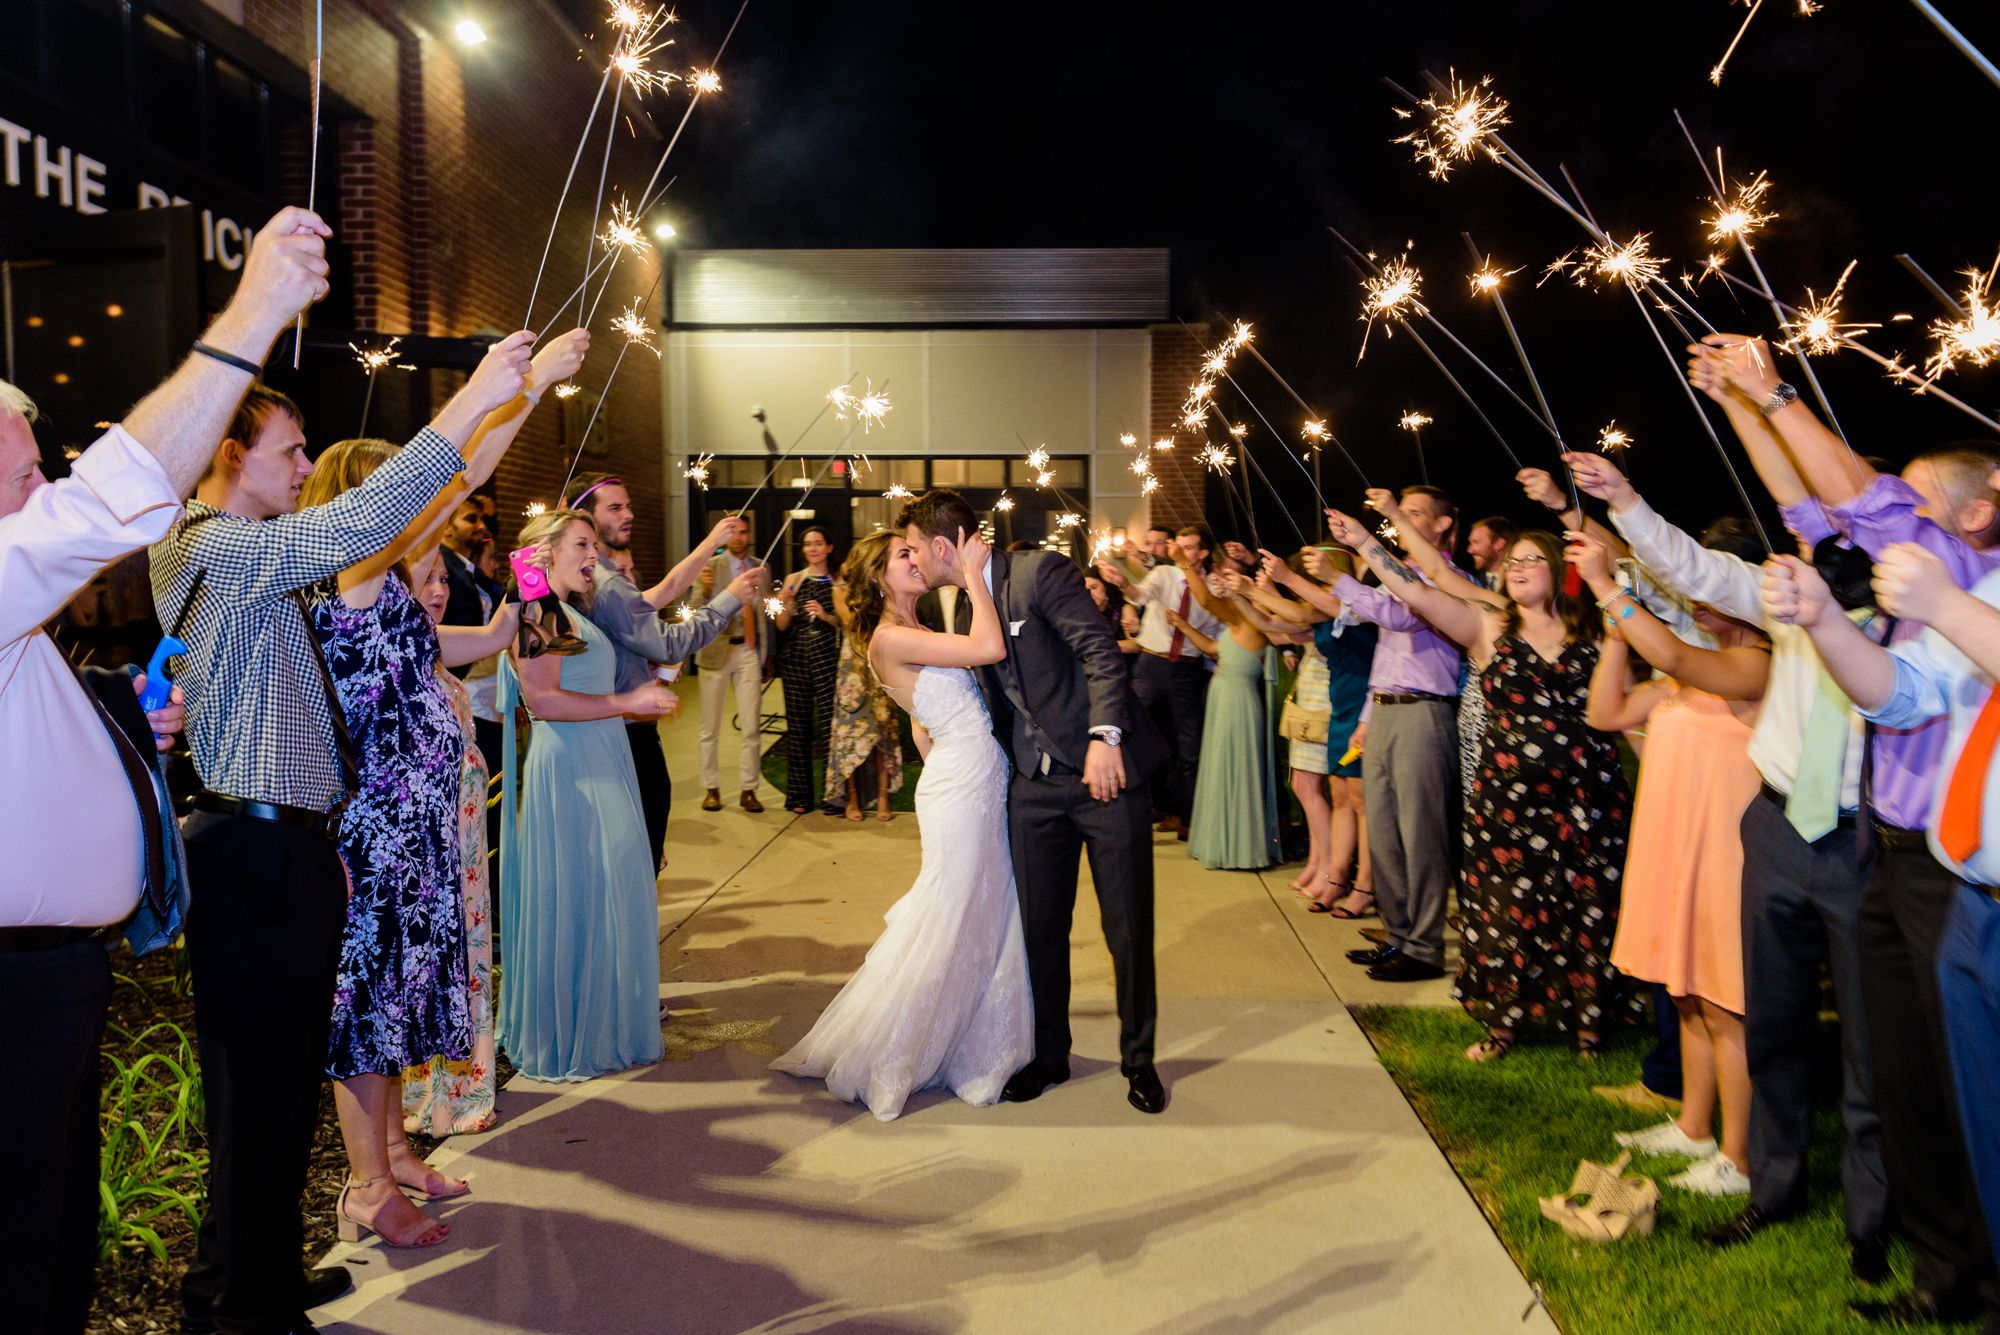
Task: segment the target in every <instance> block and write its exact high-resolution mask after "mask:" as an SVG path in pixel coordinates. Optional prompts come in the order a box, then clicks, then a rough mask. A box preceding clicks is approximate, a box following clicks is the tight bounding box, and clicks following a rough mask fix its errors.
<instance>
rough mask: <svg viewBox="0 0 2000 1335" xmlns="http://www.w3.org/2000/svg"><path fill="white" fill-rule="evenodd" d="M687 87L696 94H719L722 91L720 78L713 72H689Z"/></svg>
mask: <svg viewBox="0 0 2000 1335" xmlns="http://www.w3.org/2000/svg"><path fill="white" fill-rule="evenodd" d="M687 81H688V87H690V88H692V89H694V90H695V91H696V92H697V93H719V92H721V91H722V76H721V75H719V74H717V73H716V72H715V71H714V70H689V71H688V76H687Z"/></svg>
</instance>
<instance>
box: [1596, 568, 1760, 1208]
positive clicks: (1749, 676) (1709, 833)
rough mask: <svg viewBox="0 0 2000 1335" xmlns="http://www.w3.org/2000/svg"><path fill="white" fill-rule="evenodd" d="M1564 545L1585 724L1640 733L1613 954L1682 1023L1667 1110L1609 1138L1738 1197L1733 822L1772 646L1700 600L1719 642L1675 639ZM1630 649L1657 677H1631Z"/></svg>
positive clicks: (1737, 832) (1749, 788)
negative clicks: (1597, 631) (1595, 630)
mask: <svg viewBox="0 0 2000 1335" xmlns="http://www.w3.org/2000/svg"><path fill="white" fill-rule="evenodd" d="M1728 532H1729V530H1728V529H1724V530H1722V533H1723V534H1724V535H1727V534H1728ZM1723 540H1724V541H1725V542H1726V541H1727V537H1726V536H1725V537H1724V539H1723ZM1710 545H1712V546H1714V545H1720V544H1719V543H1715V542H1711V543H1710ZM1569 550H1570V554H1571V555H1572V557H1573V558H1574V560H1575V564H1576V567H1577V569H1578V570H1579V571H1580V572H1581V573H1582V577H1583V579H1584V581H1585V583H1587V584H1588V585H1589V586H1590V591H1591V592H1592V593H1593V594H1595V595H1596V597H1597V600H1598V603H1599V604H1600V606H1602V607H1603V608H1604V610H1605V612H1606V614H1607V616H1608V617H1609V618H1610V620H1609V625H1610V632H1609V633H1607V634H1606V635H1605V638H1604V644H1603V646H1602V649H1601V650H1600V653H1599V656H1598V660H1597V673H1596V675H1595V676H1594V677H1593V678H1592V680H1591V685H1590V702H1589V707H1588V709H1587V710H1586V711H1585V721H1586V722H1587V723H1589V724H1590V726H1591V727H1593V728H1597V729H1599V730H1600V731H1604V732H1625V731H1629V730H1633V729H1643V730H1644V731H1645V734H1646V755H1645V761H1644V764H1643V766H1642V768H1641V769H1640V771H1639V791H1638V794H1637V796H1636V797H1635V798H1634V801H1633V812H1632V840H1631V846H1630V850H1629V854H1628V856H1627V858H1626V867H1625V891H1624V895H1623V897H1622V899H1621V900H1620V902H1619V906H1618V935H1617V937H1616V939H1615V940H1614V941H1613V943H1612V947H1611V962H1612V964H1613V965H1615V966H1616V967H1617V968H1618V970H1619V972H1621V973H1623V974H1625V975H1626V976H1627V977H1630V978H1637V979H1640V980H1642V981H1644V982H1648V983H1654V984H1658V985H1662V986H1664V987H1665V988H1666V989H1667V993H1668V996H1669V997H1670V998H1671V1000H1672V1005H1673V1007H1674V1009H1675V1011H1676V1012H1677V1013H1678V1014H1679V1017H1680V1045H1679V1046H1680V1055H1681V1097H1682V1104H1681V1109H1680V1112H1679V1113H1678V1114H1677V1115H1676V1116H1673V1117H1669V1118H1668V1119H1667V1120H1666V1121H1664V1122H1661V1123H1659V1124H1658V1125H1656V1126H1653V1127H1650V1128H1648V1129H1646V1130H1644V1131H1639V1132H1620V1133H1618V1142H1619V1143H1620V1144H1622V1145H1628V1146H1630V1147H1632V1148H1634V1149H1637V1150H1640V1151H1641V1152H1643V1153H1648V1154H1655V1155H1662V1154H1666V1155H1678V1156H1680V1157H1683V1158H1690V1159H1693V1160H1695V1163H1694V1165H1693V1166H1692V1167H1690V1168H1689V1169H1688V1170H1687V1171H1686V1172H1683V1173H1679V1174H1676V1175H1675V1176H1673V1177H1670V1178H1668V1179H1667V1182H1668V1185H1670V1186H1677V1187H1680V1188H1681V1189H1682V1190H1684V1191H1695V1192H1700V1193H1702V1194H1704V1195H1709V1196H1742V1195H1747V1194H1748V1193H1749V1191H1750V1176H1749V1173H1750V1059H1749V1056H1748V1055H1747V1052H1746V1050H1745V1048H1744V1042H1743V893H1742V892H1743V833H1742V826H1743V812H1744V810H1745V808H1747V807H1748V806H1749V805H1750V803H1751V802H1752V801H1753V800H1754V799H1755V798H1756V796H1757V790H1758V788H1759V786H1760V784H1761V780H1759V779H1758V777H1757V767H1756V765H1754V764H1752V763H1751V760H1750V737H1751V730H1752V729H1753V728H1755V726H1756V723H1757V712H1758V709H1759V707H1760V705H1761V704H1762V702H1763V699H1764V691H1765V689H1766V687H1767V686H1768V685H1769V683H1770V677H1771V648H1770V643H1769V642H1768V641H1767V640H1765V639H1764V637H1763V635H1762V633H1761V632H1759V631H1758V630H1757V628H1756V627H1754V626H1750V625H1747V624H1745V623H1743V622H1739V621H1731V620H1729V619H1728V618H1726V617H1720V616H1717V615H1716V614H1715V613H1713V612H1711V611H1709V610H1708V609H1707V608H1698V609H1697V610H1696V617H1697V619H1698V620H1699V622H1700V624H1701V626H1702V628H1703V629H1704V630H1706V631H1708V632H1709V633H1710V634H1711V635H1713V636H1714V637H1715V640H1716V642H1717V644H1718V646H1719V647H1718V648H1716V649H1703V648H1699V647H1696V646H1694V645H1691V644H1688V643H1686V642H1685V641H1683V640H1682V639H1680V637H1678V636H1677V635H1675V634H1674V632H1673V631H1672V630H1671V629H1670V628H1669V627H1667V626H1666V625H1665V624H1664V623H1663V622H1661V621H1660V620H1658V619H1657V618H1656V617H1654V616H1653V614H1652V613H1651V612H1649V611H1647V610H1646V608H1645V607H1644V605H1642V604H1641V603H1640V602H1639V600H1638V598H1636V597H1635V596H1634V595H1633V594H1632V593H1631V592H1630V591H1629V590H1627V589H1625V588H1624V587H1623V586H1621V585H1620V584H1619V583H1618V580H1617V575H1616V572H1615V571H1614V570H1613V568H1612V563H1611V553H1610V551H1609V550H1608V549H1607V548H1606V547H1605V546H1604V544H1603V543H1601V542H1599V541H1598V540H1597V539H1595V538H1592V537H1589V536H1587V535H1584V534H1575V535H1573V536H1572V539H1571V543H1570V548H1569ZM1740 554H1741V553H1739V555H1740ZM1753 554H1754V553H1753ZM1633 653H1636V654H1638V655H1640V656H1642V657H1643V658H1644V659H1645V661H1646V662H1647V663H1648V664H1650V665H1651V666H1652V667H1653V668H1654V669H1655V670H1656V671H1658V672H1659V673H1661V674H1662V675H1661V676H1658V677H1655V678H1653V679H1651V680H1647V681H1641V682H1638V683H1637V684H1636V685H1628V671H1629V669H1630V667H1631V655H1632V654H1633ZM1718 1105H1720V1108H1721V1113H1722V1135H1721V1137H1720V1142H1721V1143H1720V1147H1719V1148H1718V1146H1717V1139H1718V1138H1717V1136H1716V1134H1715V1120H1716V1116H1715V1115H1716V1110H1717V1106H1718Z"/></svg>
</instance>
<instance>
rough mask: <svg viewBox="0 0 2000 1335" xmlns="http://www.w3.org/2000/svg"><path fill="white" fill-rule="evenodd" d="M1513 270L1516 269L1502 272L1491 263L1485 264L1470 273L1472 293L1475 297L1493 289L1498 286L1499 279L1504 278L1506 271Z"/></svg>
mask: <svg viewBox="0 0 2000 1335" xmlns="http://www.w3.org/2000/svg"><path fill="white" fill-rule="evenodd" d="M1514 272H1517V271H1516V270H1513V269H1509V270H1507V273H1502V272H1501V271H1500V270H1498V269H1496V268H1494V267H1493V266H1492V265H1491V264H1488V265H1486V266H1485V267H1484V268H1482V269H1480V271H1479V272H1478V273H1476V274H1474V275H1472V280H1471V281H1472V295H1473V296H1475V297H1477V296H1482V295H1484V294H1485V293H1488V292H1491V291H1493V290H1494V289H1495V288H1497V287H1499V286H1500V280H1501V279H1502V278H1505V277H1506V276H1507V274H1508V273H1514Z"/></svg>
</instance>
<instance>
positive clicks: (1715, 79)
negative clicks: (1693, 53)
mask: <svg viewBox="0 0 2000 1335" xmlns="http://www.w3.org/2000/svg"><path fill="white" fill-rule="evenodd" d="M1743 3H1745V4H1747V5H1749V6H1750V12H1749V13H1748V14H1745V15H1744V16H1743V26H1742V27H1740V28H1738V29H1737V30H1736V35H1735V36H1734V37H1732V38H1730V39H1729V49H1728V50H1726V51H1724V52H1723V53H1722V59H1720V60H1718V61H1716V62H1715V68H1714V69H1712V70H1710V71H1709V72H1708V81H1709V82H1710V83H1712V84H1714V85H1716V86H1717V87H1721V86H1722V68H1723V66H1725V65H1727V64H1728V63H1729V58H1730V57H1731V56H1733V55H1735V54H1736V46H1737V43H1739V42H1741V41H1742V40H1743V34H1744V33H1746V32H1749V31H1750V21H1751V20H1752V19H1754V18H1756V17H1757V11H1758V10H1760V9H1762V8H1763V7H1764V0H1743ZM1807 4H1813V8H1814V9H1817V8H1818V5H1817V3H1815V0H1800V4H1799V11H1800V12H1801V13H1803V14H1810V13H1812V12H1813V11H1812V10H1811V9H1807V8H1806V5H1807Z"/></svg>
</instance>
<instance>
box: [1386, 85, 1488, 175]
mask: <svg viewBox="0 0 2000 1335" xmlns="http://www.w3.org/2000/svg"><path fill="white" fill-rule="evenodd" d="M1492 84H1493V80H1492V78H1491V77H1490V76H1489V77H1487V78H1484V79H1481V80H1480V81H1479V82H1478V83H1476V84H1474V85H1473V86H1472V87H1470V88H1467V87H1465V86H1464V85H1463V84H1461V83H1459V81H1458V76H1457V75H1456V74H1453V75H1452V79H1451V91H1450V93H1449V95H1448V96H1438V95H1433V96H1431V97H1427V98H1425V99H1424V100H1423V101H1422V102H1420V103H1418V104H1417V105H1418V106H1420V107H1422V108H1423V109H1424V110H1425V111H1426V112H1428V113H1430V120H1429V122H1428V123H1427V124H1425V125H1424V126H1422V127H1421V128H1419V129H1415V130H1412V131H1410V132H1409V133H1408V134H1406V135H1402V136H1400V137H1399V138H1397V139H1396V140H1395V141H1394V142H1395V143H1398V144H1409V145H1411V146H1412V147H1413V148H1415V149H1416V153H1417V161H1418V162H1421V163H1424V164H1425V165H1426V166H1427V167H1428V168H1429V170H1430V174H1431V179H1432V180H1434V181H1441V180H1444V179H1445V178H1447V177H1449V176H1450V175H1451V169H1452V165H1453V164H1454V163H1459V162H1465V161H1467V160H1469V159H1470V158H1471V157H1472V155H1473V154H1474V153H1476V152H1479V151H1481V150H1482V149H1483V150H1484V151H1486V152H1489V153H1490V152H1492V149H1490V148H1487V147H1486V145H1485V142H1484V141H1485V139H1486V137H1487V136H1488V135H1490V134H1492V133H1493V131H1495V130H1497V129H1499V128H1500V127H1501V126H1503V125H1505V124H1507V123H1508V120H1507V104H1506V103H1505V102H1503V101H1501V100H1500V99H1499V98H1496V97H1493V96H1492V95H1490V94H1489V93H1488V92H1487V91H1486V90H1487V89H1488V88H1490V87H1491V86H1492ZM1398 114H1401V115H1408V114H1409V113H1407V112H1399V113H1398Z"/></svg>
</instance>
